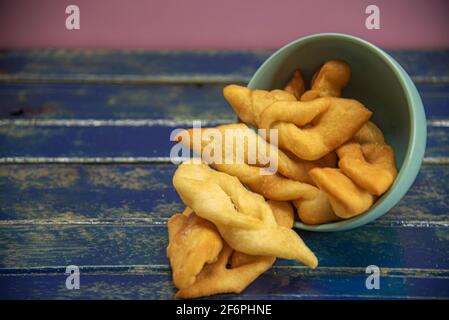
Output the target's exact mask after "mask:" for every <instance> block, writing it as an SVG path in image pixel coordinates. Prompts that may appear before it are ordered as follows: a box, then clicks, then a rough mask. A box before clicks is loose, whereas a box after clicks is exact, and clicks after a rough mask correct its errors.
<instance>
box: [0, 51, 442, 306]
mask: <svg viewBox="0 0 449 320" xmlns="http://www.w3.org/2000/svg"><path fill="white" fill-rule="evenodd" d="M269 54H270V52H268V51H234V52H222V51H195V52H191V51H184V52H173V51H160V52H148V51H104V50H23V51H22V50H12V51H11V50H8V51H0V298H2V299H5V298H7V299H11V298H19V299H30V298H33V299H46V298H50V299H72V298H89V299H90V298H95V299H117V298H120V299H122V298H124V299H171V298H173V295H174V292H175V289H174V287H173V285H172V282H171V276H170V269H169V267H168V261H167V259H166V256H165V247H166V244H167V230H166V221H167V218H168V217H169V216H170V215H171V214H172V213H173V212H177V211H180V210H182V209H183V205H182V203H181V201H180V199H179V197H178V196H177V194H176V192H175V191H174V189H173V187H172V184H171V179H172V175H173V172H174V170H175V166H174V165H172V164H170V162H169V158H168V157H169V150H170V147H171V142H170V141H169V134H170V132H171V131H172V130H173V128H175V127H187V126H190V125H191V121H192V120H193V119H200V120H203V121H205V122H207V123H208V124H210V125H214V124H222V123H229V122H234V121H235V120H236V118H235V116H234V114H233V112H232V110H231V108H229V107H228V106H227V105H226V102H225V101H224V99H223V97H222V94H221V90H222V87H223V85H225V84H227V83H246V82H247V81H248V80H249V78H250V77H251V75H252V74H253V72H254V71H255V70H256V68H257V67H258V66H259V65H260V64H261V63H262V62H263V61H264V60H265V59H266V58H267V57H268V56H269ZM391 54H392V55H393V56H394V57H395V58H396V59H397V60H398V61H399V62H400V63H401V64H402V65H403V66H404V68H405V69H406V70H407V71H408V72H409V74H410V75H411V76H412V78H413V80H414V81H415V83H416V85H417V87H418V89H419V91H420V93H421V96H422V98H423V101H424V104H425V108H426V113H427V116H428V146H427V151H426V156H425V160H424V164H423V166H422V169H421V172H420V174H419V176H418V178H417V180H416V182H415V184H414V186H413V187H412V189H411V190H410V191H409V192H408V194H407V195H406V196H405V198H404V199H403V200H402V201H401V202H400V203H399V204H398V205H396V206H395V207H394V208H393V209H392V210H391V211H390V212H389V213H388V214H387V215H385V216H383V217H382V218H380V219H378V220H377V221H375V222H373V223H371V224H369V225H367V226H364V227H361V228H359V229H356V230H352V231H347V232H341V233H326V234H319V233H308V232H301V236H302V237H303V238H304V240H305V241H306V243H307V244H308V245H309V246H310V247H311V248H312V250H313V251H315V252H316V254H317V256H318V258H319V260H320V267H319V268H318V269H317V270H313V271H311V270H309V269H307V268H305V267H303V266H300V265H297V264H296V263H292V262H289V261H286V260H278V261H277V262H276V265H275V266H274V267H273V268H272V269H271V270H270V271H269V272H267V273H266V274H264V275H263V276H261V277H260V278H259V279H258V280H257V281H256V282H255V283H253V284H252V285H251V286H250V287H249V288H247V289H246V290H245V291H244V292H243V293H242V294H241V295H239V296H236V295H222V296H218V297H219V298H223V299H239V298H255V299H272V298H276V299H315V298H323V299H328V298H356V299H364V298H376V299H378V298H393V299H397V298H399V299H400V298H449V255H448V251H449V196H448V191H449V50H433V51H391ZM68 265H77V266H79V267H80V272H81V287H80V289H79V290H68V289H67V288H66V286H65V280H66V275H65V274H64V273H65V268H66V266H68ZM368 265H377V266H379V267H380V268H381V280H380V286H381V288H380V289H379V290H367V289H366V287H365V280H366V276H367V275H366V274H365V268H366V267H367V266H368Z"/></svg>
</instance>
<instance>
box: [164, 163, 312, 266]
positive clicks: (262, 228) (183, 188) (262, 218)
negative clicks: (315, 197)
mask: <svg viewBox="0 0 449 320" xmlns="http://www.w3.org/2000/svg"><path fill="white" fill-rule="evenodd" d="M173 184H174V186H175V189H176V191H177V192H178V193H179V195H180V197H181V199H182V201H183V202H184V204H185V205H186V206H188V207H189V208H192V210H193V211H194V212H195V213H196V214H197V215H198V216H200V217H202V218H204V219H206V220H209V221H210V222H212V223H214V224H215V226H216V227H217V228H218V230H219V232H220V234H221V236H222V237H223V239H224V240H225V241H226V242H227V243H228V244H229V245H230V246H231V248H233V249H234V250H236V251H240V252H242V253H246V254H249V255H262V256H274V257H279V258H285V259H294V260H297V261H300V262H302V263H304V264H305V265H307V266H309V267H311V268H315V267H316V266H317V265H318V260H317V258H316V257H315V255H314V254H313V252H312V251H310V249H309V248H308V247H307V246H306V245H305V244H304V242H303V241H302V240H301V238H300V237H299V236H298V234H297V233H296V232H294V231H293V230H291V229H290V228H285V227H281V226H278V225H277V223H276V220H275V218H274V215H273V211H272V209H271V208H270V206H269V205H268V204H267V203H266V202H265V200H264V199H263V197H262V196H260V195H258V194H255V193H253V192H251V191H249V190H247V189H246V188H245V187H244V186H243V185H242V184H241V183H240V181H239V180H238V179H237V178H235V177H233V176H230V175H228V174H226V173H222V172H217V171H215V170H212V169H211V168H209V167H208V166H207V165H205V164H204V163H200V164H196V163H194V162H193V161H192V160H189V161H186V162H184V163H183V164H181V165H180V166H179V167H178V169H177V170H176V173H175V175H174V177H173Z"/></svg>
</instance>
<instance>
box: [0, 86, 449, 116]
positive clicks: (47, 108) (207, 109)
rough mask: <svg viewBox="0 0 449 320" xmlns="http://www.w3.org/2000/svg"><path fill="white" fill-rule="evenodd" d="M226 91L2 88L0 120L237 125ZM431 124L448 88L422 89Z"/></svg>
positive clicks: (446, 107) (447, 98)
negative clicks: (220, 121)
mask: <svg viewBox="0 0 449 320" xmlns="http://www.w3.org/2000/svg"><path fill="white" fill-rule="evenodd" d="M222 88H223V85H201V86H199V85H157V84H154V85H147V86H136V85H120V86H116V85H105V84H89V85H86V84H54V83H52V84H6V83H4V84H1V85H0V118H5V119H31V118H32V119H127V118H128V119H171V120H191V119H202V120H218V119H226V120H235V119H236V117H235V114H234V112H233V111H232V109H231V108H230V107H229V105H228V104H227V102H226V101H225V100H224V98H223V95H222ZM418 90H419V92H420V94H421V96H422V99H423V102H424V105H425V109H426V115H427V117H428V118H429V119H439V118H444V119H447V118H449V84H434V85H429V84H420V85H418Z"/></svg>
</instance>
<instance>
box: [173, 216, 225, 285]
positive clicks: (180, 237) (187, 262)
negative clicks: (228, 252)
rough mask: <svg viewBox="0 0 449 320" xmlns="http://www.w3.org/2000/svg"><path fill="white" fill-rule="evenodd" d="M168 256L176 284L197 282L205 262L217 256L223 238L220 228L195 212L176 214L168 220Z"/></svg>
mask: <svg viewBox="0 0 449 320" xmlns="http://www.w3.org/2000/svg"><path fill="white" fill-rule="evenodd" d="M168 239H169V240H168V241H169V245H168V247H167V257H168V259H169V261H170V265H171V268H172V273H173V283H174V284H175V286H176V287H177V288H185V287H188V286H190V285H192V284H193V283H194V282H195V279H196V276H197V275H198V274H199V273H200V272H201V270H202V269H203V267H204V265H205V264H207V263H212V262H214V261H216V260H217V258H218V254H219V253H220V251H221V249H222V248H223V241H222V239H221V236H220V234H219V233H218V230H217V228H215V226H214V225H213V224H212V223H210V222H209V221H206V220H204V219H202V218H200V217H198V216H197V215H196V214H195V213H190V214H189V216H185V215H183V214H175V215H173V216H172V217H171V218H170V219H169V220H168Z"/></svg>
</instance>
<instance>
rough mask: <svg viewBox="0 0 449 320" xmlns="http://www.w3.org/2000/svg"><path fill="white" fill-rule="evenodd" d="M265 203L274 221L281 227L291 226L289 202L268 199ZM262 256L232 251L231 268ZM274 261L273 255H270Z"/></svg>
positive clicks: (292, 219) (293, 220)
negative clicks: (268, 206)
mask: <svg viewBox="0 0 449 320" xmlns="http://www.w3.org/2000/svg"><path fill="white" fill-rule="evenodd" d="M267 203H268V204H269V205H270V208H271V210H273V215H274V218H275V220H276V223H277V224H278V225H280V226H282V227H286V228H293V223H294V222H295V218H294V213H293V208H292V206H291V204H290V203H289V202H287V201H273V200H268V201H267ZM266 258H267V257H264V256H252V255H248V254H245V253H241V252H238V251H234V253H233V254H232V257H231V268H236V267H239V266H241V265H244V264H247V263H250V262H253V261H254V260H258V259H266ZM270 258H271V259H272V260H273V263H274V261H275V258H274V257H270Z"/></svg>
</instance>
